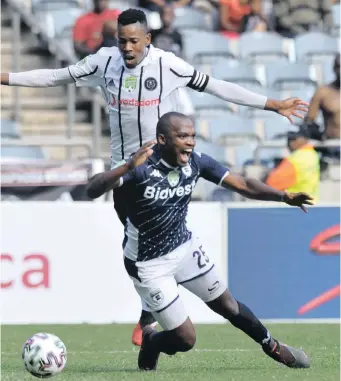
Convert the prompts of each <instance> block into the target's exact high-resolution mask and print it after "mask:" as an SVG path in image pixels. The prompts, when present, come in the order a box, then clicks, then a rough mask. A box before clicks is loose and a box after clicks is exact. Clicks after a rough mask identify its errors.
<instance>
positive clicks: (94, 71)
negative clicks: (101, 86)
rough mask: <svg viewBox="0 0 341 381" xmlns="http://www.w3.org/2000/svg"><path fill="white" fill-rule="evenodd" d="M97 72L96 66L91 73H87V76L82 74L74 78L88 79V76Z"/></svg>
mask: <svg viewBox="0 0 341 381" xmlns="http://www.w3.org/2000/svg"><path fill="white" fill-rule="evenodd" d="M97 70H98V65H97V66H96V67H95V69H94V70H93V71H91V72H90V73H88V74H82V75H80V76H79V77H76V78H77V79H79V78H84V77H88V76H89V75H93V74H95V73H96V71H97Z"/></svg>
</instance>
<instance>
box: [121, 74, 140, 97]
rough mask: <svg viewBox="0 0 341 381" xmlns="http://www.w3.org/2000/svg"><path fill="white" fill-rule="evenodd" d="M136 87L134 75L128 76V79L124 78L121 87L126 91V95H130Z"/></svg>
mask: <svg viewBox="0 0 341 381" xmlns="http://www.w3.org/2000/svg"><path fill="white" fill-rule="evenodd" d="M136 85H137V77H135V76H134V75H129V76H128V77H125V78H124V81H123V87H124V89H125V90H127V91H128V93H132V92H133V91H135V90H136Z"/></svg>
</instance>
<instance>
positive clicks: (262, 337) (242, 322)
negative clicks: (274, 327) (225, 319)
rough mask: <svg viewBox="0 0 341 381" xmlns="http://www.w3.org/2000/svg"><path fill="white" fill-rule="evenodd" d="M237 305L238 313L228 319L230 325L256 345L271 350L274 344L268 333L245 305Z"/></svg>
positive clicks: (239, 303)
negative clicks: (267, 347)
mask: <svg viewBox="0 0 341 381" xmlns="http://www.w3.org/2000/svg"><path fill="white" fill-rule="evenodd" d="M237 303H238V306H239V313H238V314H237V315H232V316H231V317H230V318H229V321H230V322H231V324H232V325H234V326H235V327H236V328H239V329H240V330H242V331H243V332H244V333H246V334H247V335H248V336H250V337H251V338H252V339H253V340H254V341H255V342H256V343H258V344H261V345H263V346H269V347H270V348H271V347H272V346H273V345H274V344H275V342H274V339H273V338H272V337H271V335H270V332H269V331H268V330H267V329H266V328H265V327H264V325H263V324H262V323H261V322H260V321H259V320H258V319H257V317H256V316H255V315H254V314H253V312H252V311H251V310H250V309H249V308H248V307H247V306H246V305H245V304H243V303H241V302H238V301H237Z"/></svg>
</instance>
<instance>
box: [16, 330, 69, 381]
mask: <svg viewBox="0 0 341 381" xmlns="http://www.w3.org/2000/svg"><path fill="white" fill-rule="evenodd" d="M22 359H23V360H24V364H25V368H26V370H27V371H28V372H29V373H31V374H32V376H35V377H38V378H49V377H53V376H55V375H57V374H58V373H60V372H61V371H62V370H63V369H64V367H65V364H66V347H65V344H64V343H63V342H62V341H61V340H60V338H59V337H57V336H56V335H52V334H51V333H36V334H35V335H33V336H32V337H30V338H29V339H28V340H27V341H26V343H25V344H24V346H23V349H22Z"/></svg>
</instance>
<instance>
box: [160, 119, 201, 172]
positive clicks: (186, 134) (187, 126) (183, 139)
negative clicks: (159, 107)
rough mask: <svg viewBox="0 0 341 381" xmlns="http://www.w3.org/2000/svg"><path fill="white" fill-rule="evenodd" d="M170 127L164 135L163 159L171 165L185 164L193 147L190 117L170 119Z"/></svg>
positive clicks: (181, 165)
mask: <svg viewBox="0 0 341 381" xmlns="http://www.w3.org/2000/svg"><path fill="white" fill-rule="evenodd" d="M172 122H173V123H172V127H171V128H170V130H169V133H168V136H166V137H165V145H164V151H163V157H164V159H165V160H166V161H167V162H168V163H169V164H170V165H173V166H180V167H183V166H185V165H186V164H187V163H188V161H189V159H190V157H191V155H192V153H193V149H194V147H195V129H194V126H193V122H192V121H191V120H190V119H176V118H173V119H172Z"/></svg>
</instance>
